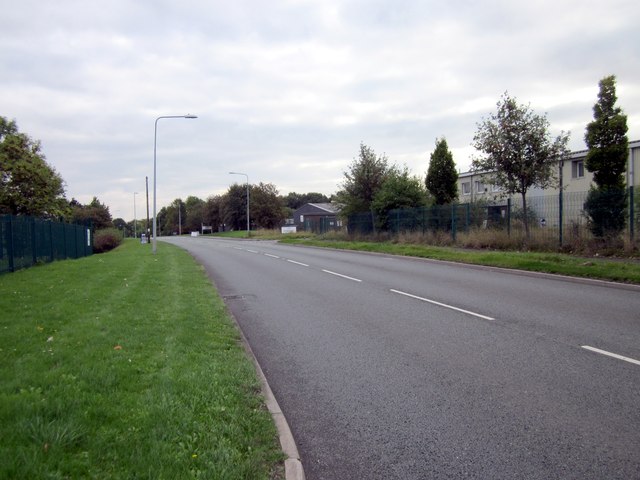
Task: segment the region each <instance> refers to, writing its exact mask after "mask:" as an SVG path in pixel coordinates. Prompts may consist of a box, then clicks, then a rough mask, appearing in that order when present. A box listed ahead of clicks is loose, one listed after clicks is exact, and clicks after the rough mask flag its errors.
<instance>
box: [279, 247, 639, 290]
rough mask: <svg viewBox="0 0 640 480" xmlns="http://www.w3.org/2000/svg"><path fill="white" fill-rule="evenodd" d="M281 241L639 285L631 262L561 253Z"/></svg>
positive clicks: (633, 264)
mask: <svg viewBox="0 0 640 480" xmlns="http://www.w3.org/2000/svg"><path fill="white" fill-rule="evenodd" d="M281 242H283V243H296V244H300V245H309V246H315V247H326V248H340V249H345V250H360V251H366V252H377V253H387V254H392V255H405V256H411V257H420V258H430V259H434V260H446V261H452V262H460V263H470V264H476V265H486V266H492V267H502V268H512V269H517V270H527V271H532V272H543V273H555V274H559V275H568V276H574V277H585V278H594V279H599V280H611V281H616V282H626V283H635V284H640V263H638V262H635V261H632V260H626V261H625V260H620V261H617V260H616V261H612V260H600V259H585V258H580V257H575V256H572V255H565V254H560V253H534V252H504V251H487V250H463V249H457V248H450V247H434V246H428V245H415V244H397V243H391V242H357V241H342V240H321V239H296V238H283V239H282V240H281Z"/></svg>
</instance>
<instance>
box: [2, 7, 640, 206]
mask: <svg viewBox="0 0 640 480" xmlns="http://www.w3.org/2000/svg"><path fill="white" fill-rule="evenodd" d="M96 12H97V13H96ZM639 19H640V7H638V5H637V2H634V1H631V0H612V1H611V2H606V3H593V2H590V3H588V4H585V3H584V2H582V1H580V2H578V1H577V0H568V1H564V2H555V1H554V2H552V1H550V0H544V1H542V2H529V3H522V2H512V1H506V0H494V1H484V2H470V1H465V0H456V1H453V2H434V1H427V2H423V1H418V0H396V1H394V2H391V1H388V0H374V1H371V0H367V1H364V0H345V1H337V0H326V1H316V0H288V1H275V2H261V1H257V0H254V1H252V0H240V1H237V2H226V1H224V2H223V1H214V2H211V1H189V2H186V3H185V2H182V3H179V2H178V3H176V2H168V1H166V0H162V1H153V2H151V1H141V2H133V3H132V2H128V1H124V0H116V1H114V2H110V3H109V4H104V3H98V2H94V1H87V2H78V1H72V0H63V1H60V2H55V3H51V4H47V3H42V2H37V1H35V0H23V1H21V2H19V3H16V4H15V5H12V7H11V8H5V9H4V11H3V16H2V17H1V18H0V105H1V106H2V110H1V111H0V115H3V116H6V117H10V118H15V119H16V120H17V122H18V125H19V127H20V129H21V130H22V131H24V132H26V133H28V134H29V135H31V136H32V137H34V138H39V139H41V140H42V142H43V149H44V152H45V154H46V156H47V159H48V161H49V162H50V163H51V164H52V165H54V166H55V167H56V168H57V169H58V171H59V172H60V173H61V175H62V176H63V178H64V179H65V180H66V182H67V192H68V197H69V198H70V197H72V196H73V197H76V198H78V199H79V200H81V201H89V200H90V199H91V197H92V196H94V195H96V196H98V197H99V198H100V200H101V201H103V202H105V203H106V204H107V205H110V206H111V207H112V213H114V212H116V211H119V212H122V213H121V214H119V216H123V217H125V218H128V219H130V218H132V217H133V200H132V192H133V191H138V192H142V191H144V177H145V176H148V177H149V180H150V182H151V177H152V166H153V165H152V161H153V124H154V120H155V118H156V117H157V116H159V115H167V114H186V113H194V114H197V115H198V116H199V118H198V119H197V120H193V121H184V120H166V121H162V122H160V124H159V130H158V204H159V206H162V205H163V204H166V203H168V202H170V201H172V200H173V199H175V198H176V197H182V198H186V196H188V195H198V196H201V197H206V196H208V195H210V194H213V193H221V192H223V191H224V190H226V188H227V187H228V185H230V184H232V183H234V182H235V181H237V179H235V178H233V177H232V176H229V175H228V173H227V172H228V171H229V170H239V171H246V172H248V173H249V174H250V178H251V181H252V182H259V181H264V182H272V183H274V184H275V185H276V186H277V187H278V188H279V190H280V191H281V193H287V192H288V191H298V192H305V191H320V192H322V193H325V194H330V193H332V192H334V191H335V190H336V189H337V188H338V184H339V183H340V181H341V180H342V173H343V171H344V170H345V169H346V167H347V166H348V164H349V163H350V162H351V160H352V159H353V157H354V156H356V155H357V152H358V146H359V143H360V142H364V143H365V144H367V145H370V146H372V147H373V148H374V150H375V151H376V152H378V153H383V152H386V153H387V154H388V156H389V158H390V160H391V161H394V162H397V163H398V164H407V165H408V166H409V168H410V169H411V170H412V171H413V172H414V173H415V174H417V175H423V174H424V172H426V169H427V165H428V158H429V154H430V152H431V151H432V150H433V148H434V146H435V139H436V138H437V137H440V136H446V138H447V140H448V143H449V147H450V148H451V150H452V153H453V155H454V159H455V160H456V162H457V164H458V167H459V168H461V169H463V170H464V169H466V168H467V167H468V164H469V159H470V156H471V155H472V154H473V150H472V149H471V147H470V143H471V141H472V137H473V134H474V131H475V128H476V123H477V122H478V121H480V120H481V118H482V117H483V116H486V115H488V114H489V113H490V112H491V111H493V110H494V108H495V103H496V101H497V100H498V99H499V97H500V95H501V94H502V93H503V92H504V91H506V90H508V91H509V93H510V94H511V95H514V96H516V97H517V98H518V100H519V101H521V102H523V103H529V102H530V103H531V106H532V108H534V109H535V110H536V111H537V112H539V113H545V112H546V113H547V115H548V118H549V120H550V122H551V126H552V129H553V131H560V130H571V131H572V141H571V147H572V148H575V149H577V148H583V143H582V137H583V132H584V126H585V125H586V123H587V122H589V121H590V120H591V115H592V114H591V107H592V105H593V103H594V102H595V100H596V95H597V83H598V80H599V79H600V78H602V77H604V76H606V75H608V74H611V73H613V74H616V75H617V76H618V96H619V104H620V105H621V106H622V108H623V109H624V110H625V112H626V113H627V114H628V117H629V127H630V132H629V134H630V136H631V137H632V138H634V139H635V138H640V110H638V105H640V80H639V79H640V65H639V64H638V62H637V61H635V59H637V58H638V56H639V55H640V51H639V50H640V33H639V31H638V29H637V25H638V20H639ZM138 200H140V197H138Z"/></svg>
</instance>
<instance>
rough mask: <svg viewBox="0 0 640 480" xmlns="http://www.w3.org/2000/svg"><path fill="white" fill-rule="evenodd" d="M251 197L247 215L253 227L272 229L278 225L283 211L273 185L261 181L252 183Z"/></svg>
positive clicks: (280, 200)
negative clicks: (255, 183)
mask: <svg viewBox="0 0 640 480" xmlns="http://www.w3.org/2000/svg"><path fill="white" fill-rule="evenodd" d="M251 198H252V201H251V207H250V212H249V216H250V217H251V223H252V224H253V225H254V226H255V228H266V229H272V228H276V227H278V226H280V224H281V223H282V221H283V220H284V219H285V211H284V205H283V204H282V199H281V198H280V197H279V196H278V190H277V189H276V187H275V185H273V184H272V183H262V182H260V183H259V184H258V185H252V186H251Z"/></svg>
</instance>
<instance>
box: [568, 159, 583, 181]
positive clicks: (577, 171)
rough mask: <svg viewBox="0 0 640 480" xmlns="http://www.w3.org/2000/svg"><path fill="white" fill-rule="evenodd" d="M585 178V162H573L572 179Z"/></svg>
mask: <svg viewBox="0 0 640 480" xmlns="http://www.w3.org/2000/svg"><path fill="white" fill-rule="evenodd" d="M582 177H584V161H583V160H575V161H573V162H571V178H582Z"/></svg>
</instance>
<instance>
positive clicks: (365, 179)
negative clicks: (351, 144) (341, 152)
mask: <svg viewBox="0 0 640 480" xmlns="http://www.w3.org/2000/svg"><path fill="white" fill-rule="evenodd" d="M388 174H389V165H388V159H387V157H386V155H382V156H377V155H376V154H375V152H374V151H373V149H371V148H370V147H367V146H366V145H365V144H363V143H361V144H360V154H359V157H358V159H354V160H353V162H352V163H351V165H349V169H348V170H347V171H346V172H344V177H345V179H344V181H343V183H342V189H341V190H340V191H339V192H338V193H337V195H336V196H337V203H339V204H341V205H342V214H343V215H344V216H345V217H348V216H349V215H352V214H354V213H361V212H368V211H370V210H371V206H372V205H371V204H372V202H373V200H374V198H375V196H376V194H377V193H378V191H379V190H380V189H381V188H382V185H383V184H384V182H385V180H386V178H387V176H388Z"/></svg>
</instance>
